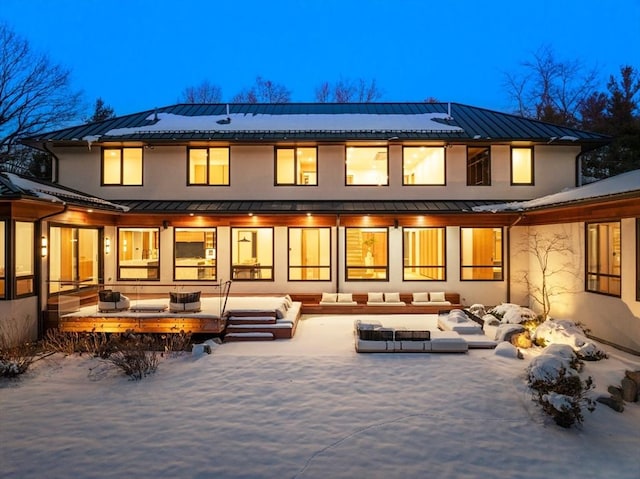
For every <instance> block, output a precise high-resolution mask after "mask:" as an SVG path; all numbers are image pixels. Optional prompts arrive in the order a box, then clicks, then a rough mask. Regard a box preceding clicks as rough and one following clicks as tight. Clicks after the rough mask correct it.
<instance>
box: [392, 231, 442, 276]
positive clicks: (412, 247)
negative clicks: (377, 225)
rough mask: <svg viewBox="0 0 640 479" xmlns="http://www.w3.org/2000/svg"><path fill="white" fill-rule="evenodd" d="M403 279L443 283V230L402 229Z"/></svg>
mask: <svg viewBox="0 0 640 479" xmlns="http://www.w3.org/2000/svg"><path fill="white" fill-rule="evenodd" d="M402 235H403V256H404V268H403V279H404V280H405V281H444V280H445V279H446V276H445V257H446V254H445V229H444V228H403V231H402Z"/></svg>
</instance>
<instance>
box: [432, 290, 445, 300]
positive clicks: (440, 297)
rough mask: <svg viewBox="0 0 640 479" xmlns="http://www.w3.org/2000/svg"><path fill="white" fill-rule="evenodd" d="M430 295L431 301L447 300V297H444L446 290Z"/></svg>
mask: <svg viewBox="0 0 640 479" xmlns="http://www.w3.org/2000/svg"><path fill="white" fill-rule="evenodd" d="M429 297H430V298H431V301H446V299H444V292H438V293H429Z"/></svg>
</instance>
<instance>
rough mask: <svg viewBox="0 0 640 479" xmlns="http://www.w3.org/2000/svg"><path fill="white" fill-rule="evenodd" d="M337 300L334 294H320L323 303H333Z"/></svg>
mask: <svg viewBox="0 0 640 479" xmlns="http://www.w3.org/2000/svg"><path fill="white" fill-rule="evenodd" d="M337 299H338V295H337V294H336V293H322V302H323V303H335V302H336V300H337Z"/></svg>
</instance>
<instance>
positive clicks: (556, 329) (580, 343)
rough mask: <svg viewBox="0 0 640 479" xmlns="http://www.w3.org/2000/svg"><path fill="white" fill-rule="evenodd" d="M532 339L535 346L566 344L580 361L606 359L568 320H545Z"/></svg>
mask: <svg viewBox="0 0 640 479" xmlns="http://www.w3.org/2000/svg"><path fill="white" fill-rule="evenodd" d="M532 339H533V340H534V341H535V342H536V344H566V345H568V346H571V348H573V350H574V351H575V352H576V354H577V355H578V357H579V358H580V359H584V360H588V361H598V360H600V359H603V358H606V357H607V354H606V353H605V352H604V351H603V350H602V349H600V347H599V346H598V345H597V344H595V343H594V342H593V341H591V340H590V339H588V338H587V337H586V336H585V334H584V331H583V330H582V329H581V328H580V327H579V326H578V325H577V324H575V323H574V322H572V321H568V320H554V319H548V320H546V321H545V322H543V323H542V324H540V325H539V326H538V327H537V328H536V329H535V331H534V332H533V336H532Z"/></svg>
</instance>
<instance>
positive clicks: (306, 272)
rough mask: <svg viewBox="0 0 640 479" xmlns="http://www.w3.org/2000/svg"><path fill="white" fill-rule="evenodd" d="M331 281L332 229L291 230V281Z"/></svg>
mask: <svg viewBox="0 0 640 479" xmlns="http://www.w3.org/2000/svg"><path fill="white" fill-rule="evenodd" d="M330 279H331V228H289V281H329V280H330Z"/></svg>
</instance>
